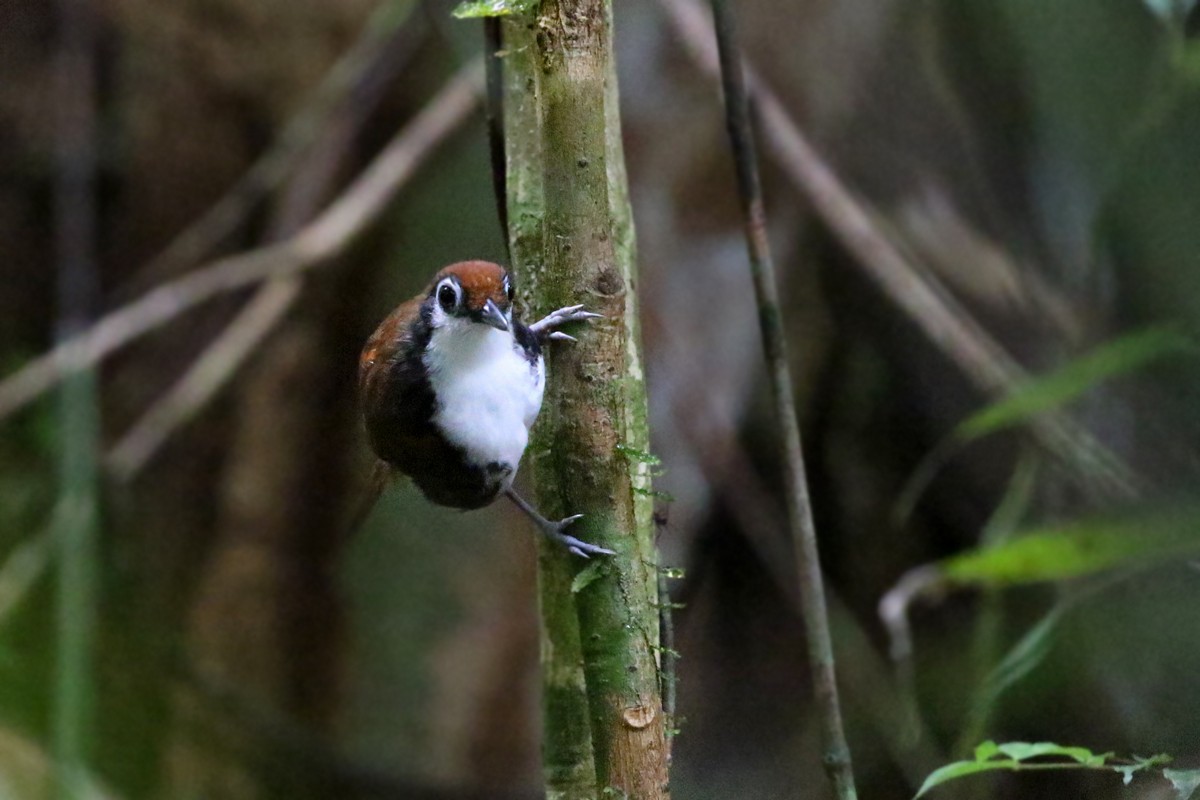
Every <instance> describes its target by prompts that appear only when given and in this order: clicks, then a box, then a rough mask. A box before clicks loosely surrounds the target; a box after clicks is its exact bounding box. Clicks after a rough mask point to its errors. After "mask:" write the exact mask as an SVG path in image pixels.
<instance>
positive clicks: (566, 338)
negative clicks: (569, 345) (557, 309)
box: [546, 331, 579, 342]
mask: <svg viewBox="0 0 1200 800" xmlns="http://www.w3.org/2000/svg"><path fill="white" fill-rule="evenodd" d="M546 338H548V339H550V340H551V341H553V342H578V341H579V340H578V339H576V338H575V337H574V336H572V335H571V334H569V333H563V332H562V331H555V332H554V333H552V334H550V335H549V336H548V337H546Z"/></svg>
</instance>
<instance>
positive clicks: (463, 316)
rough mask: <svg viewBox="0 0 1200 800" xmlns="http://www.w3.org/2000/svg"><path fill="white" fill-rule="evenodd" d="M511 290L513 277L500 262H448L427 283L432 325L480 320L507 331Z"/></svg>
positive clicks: (510, 308)
mask: <svg viewBox="0 0 1200 800" xmlns="http://www.w3.org/2000/svg"><path fill="white" fill-rule="evenodd" d="M513 294H514V292H513V285H512V278H511V277H509V274H508V270H506V269H505V268H504V267H502V266H500V265H499V264H493V263H492V262H490V261H460V262H459V263H457V264H451V265H450V266H448V267H446V268H445V269H443V270H442V271H441V272H439V273H438V274H437V275H436V276H434V279H433V283H432V284H430V287H429V294H428V301H429V302H430V303H431V304H432V309H433V319H432V322H433V326H434V327H435V328H440V327H444V326H447V325H450V326H458V325H464V324H468V323H479V324H482V325H489V326H491V327H493V328H495V329H497V330H501V331H507V330H509V329H510V328H511V327H512V301H513Z"/></svg>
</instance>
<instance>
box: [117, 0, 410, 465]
mask: <svg viewBox="0 0 1200 800" xmlns="http://www.w3.org/2000/svg"><path fill="white" fill-rule="evenodd" d="M402 5H405V6H406V7H407V5H410V4H402ZM392 7H393V1H392V0H388V2H386V3H385V4H384V5H383V6H381V7H380V9H381V11H380V12H377V13H378V14H382V12H383V10H385V9H390V8H392ZM385 23H387V28H386V29H387V30H388V31H390V30H391V25H393V24H395V21H394V20H392V19H391V18H390V17H388V18H386V19H378V18H372V21H371V22H368V24H367V31H368V32H367V34H366V35H364V38H363V39H362V40H360V43H359V44H358V45H356V47H355V48H354V49H352V50H351V52H350V53H348V54H347V55H346V56H345V57H344V58H343V61H342V62H339V66H336V67H334V69H333V70H332V71H331V74H330V77H329V78H327V83H334V84H336V85H337V86H341V84H342V82H343V81H342V80H335V78H337V76H339V75H340V74H341V73H343V72H348V73H350V74H352V75H353V76H354V79H353V80H349V79H346V80H349V82H348V84H347V85H346V86H345V88H344V90H343V91H342V92H341V94H342V95H344V96H343V97H341V98H340V100H339V102H338V103H336V106H337V108H338V109H339V113H338V114H337V115H336V116H334V117H332V118H331V119H329V120H328V122H327V123H326V125H325V127H324V129H323V130H322V131H321V133H320V136H319V137H318V138H317V141H316V142H315V143H313V144H312V145H311V146H310V147H308V148H307V150H308V151H309V152H310V156H309V157H308V158H307V159H306V160H305V161H304V162H303V164H301V165H299V167H298V168H297V170H296V171H295V174H294V176H293V177H292V178H291V179H290V181H289V182H288V188H287V191H286V192H285V193H284V194H283V196H282V198H280V200H279V201H278V203H277V208H276V212H275V220H274V222H273V223H272V225H271V226H270V231H269V233H268V239H269V240H273V241H277V240H281V239H285V238H287V237H288V236H291V235H293V234H295V233H296V231H298V230H299V229H301V228H302V227H303V226H304V225H305V224H306V223H307V222H309V221H310V220H311V219H312V217H313V216H314V215H315V214H316V213H317V211H319V210H320V207H321V205H322V204H324V203H325V202H327V200H328V198H329V195H330V194H331V193H332V189H333V187H334V184H335V181H336V180H337V178H338V175H339V173H340V172H341V171H342V170H343V168H344V165H345V161H346V156H347V154H348V153H349V151H350V149H351V147H352V145H353V142H354V140H355V137H356V136H357V135H358V132H359V131H360V129H361V127H362V125H363V123H365V122H366V120H367V119H368V118H369V116H370V112H371V111H372V110H373V109H374V108H375V107H376V106H377V105H378V102H379V100H380V99H381V97H382V96H383V92H384V89H385V87H386V85H387V81H386V80H381V78H385V77H387V76H388V74H389V73H390V72H391V70H390V69H378V68H375V67H376V66H377V65H376V64H374V63H373V62H370V61H369V60H368V61H364V60H365V59H367V58H368V56H372V57H374V58H375V59H376V60H378V61H380V62H386V63H385V64H383V66H386V67H396V66H398V64H399V62H400V61H402V58H397V57H396V56H394V55H392V52H393V50H394V49H399V48H398V47H394V48H389V49H388V50H387V51H385V52H376V51H377V50H378V47H370V48H368V47H366V44H367V43H371V42H374V40H375V39H378V38H379V33H378V32H375V30H374V29H375V28H379V27H381V26H384V24H385ZM393 38H394V37H393ZM411 49H412V48H408V51H411ZM406 52H407V51H406ZM402 55H403V53H402ZM378 73H383V74H382V75H381V74H378ZM322 91H329V89H328V88H324V89H323V90H322ZM320 94H321V93H318V97H319V96H320ZM427 152H432V151H427ZM398 188H399V187H398ZM302 285H303V281H302V279H301V278H300V277H296V276H292V277H285V278H274V279H272V280H270V281H268V282H267V284H266V285H264V286H261V287H259V289H258V290H257V292H256V293H255V295H254V297H252V298H251V299H250V300H249V302H247V303H246V305H245V306H244V307H243V308H242V310H241V311H240V312H239V313H238V315H237V316H236V317H235V318H234V319H233V321H232V322H230V323H229V325H228V326H226V328H225V330H224V331H222V332H221V334H220V335H219V336H218V337H217V338H216V340H215V341H213V342H211V343H210V344H209V345H208V347H207V349H206V350H205V351H204V352H203V353H202V354H201V355H200V357H199V358H197V359H196V360H195V362H193V363H192V364H191V365H190V366H189V368H188V370H187V372H186V373H185V374H184V375H183V377H181V378H180V379H179V380H178V381H176V382H175V384H174V385H172V387H171V388H170V389H168V390H167V392H166V394H164V395H163V396H162V397H161V398H159V399H158V400H157V401H156V402H155V403H154V404H153V405H152V406H151V407H150V409H149V411H147V412H146V413H144V414H143V415H142V416H141V418H139V419H138V421H137V422H136V423H134V424H133V426H131V428H130V429H129V431H128V432H126V434H125V435H124V436H122V437H121V439H120V441H118V442H117V444H116V445H115V446H114V447H113V448H112V450H111V451H110V452H109V454H108V458H107V466H108V468H109V471H110V473H112V474H113V475H114V477H116V478H117V479H118V480H122V481H128V480H131V479H132V478H134V477H135V476H136V475H137V473H139V472H140V471H141V470H142V469H143V468H144V467H145V466H146V464H147V463H148V462H149V461H150V459H151V458H153V457H154V455H155V453H157V452H158V451H159V449H160V448H161V447H162V446H163V445H164V444H165V443H166V442H167V441H168V439H170V437H171V435H172V434H174V432H175V431H177V430H178V429H179V428H180V427H181V426H183V425H184V424H186V423H187V422H188V421H190V420H191V419H193V418H195V416H196V415H197V414H199V413H200V411H201V410H202V409H203V408H204V407H205V406H207V405H208V403H209V402H210V401H211V400H212V398H213V397H215V396H216V395H217V393H218V392H220V390H221V389H222V387H224V386H225V385H226V384H227V383H228V382H229V381H230V380H231V379H232V377H233V376H234V374H235V373H236V372H237V370H238V368H239V367H240V366H241V365H242V364H243V363H244V362H245V360H246V359H247V358H249V357H250V356H251V354H253V353H254V352H256V351H257V349H258V345H259V344H260V343H261V342H262V341H263V340H264V339H266V337H267V336H268V335H269V334H270V333H271V331H273V330H274V329H275V327H276V326H277V325H278V324H279V322H280V321H281V320H282V319H283V318H284V315H285V314H287V312H288V309H290V308H291V307H292V306H293V305H294V304H295V303H296V300H297V299H298V298H299V297H300V290H301V288H302Z"/></svg>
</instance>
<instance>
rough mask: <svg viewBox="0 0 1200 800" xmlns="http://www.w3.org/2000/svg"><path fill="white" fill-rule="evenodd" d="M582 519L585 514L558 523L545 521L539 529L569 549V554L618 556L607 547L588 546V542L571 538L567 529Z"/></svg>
mask: <svg viewBox="0 0 1200 800" xmlns="http://www.w3.org/2000/svg"><path fill="white" fill-rule="evenodd" d="M582 518H583V514H575V515H574V516H571V517H567V518H566V519H560V520H559V521H558V522H551V521H550V520H545V523H546V524H545V525H539V526H538V527H539V528H540V529H541V531H542V533H544V534H546V536H548V537H549V538H551V539H553V540H554V541H556V542H558V543H559V544H561V545H562V546H563V547H565V548H567V551H568V552H570V553H574V554H575V555H577V556H581V557H582V558H588V557H589V556H613V555H616V553H614V552H613V551H612V550H609V549H608V548H607V547H600V546H599V545H595V544H588V543H587V542H585V541H583V540H581V539H576V538H575V537H574V536H571V535H569V534H567V533H566V532H565V529H566V528H568V527H570V526H571V523H573V522H575V520H577V519H582Z"/></svg>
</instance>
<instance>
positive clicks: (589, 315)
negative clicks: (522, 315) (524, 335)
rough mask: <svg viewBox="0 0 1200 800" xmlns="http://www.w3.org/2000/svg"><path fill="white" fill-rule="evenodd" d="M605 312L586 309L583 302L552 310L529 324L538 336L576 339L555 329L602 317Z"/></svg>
mask: <svg viewBox="0 0 1200 800" xmlns="http://www.w3.org/2000/svg"><path fill="white" fill-rule="evenodd" d="M603 317H604V315H603V314H597V313H595V312H594V311H584V310H583V304H582V303H580V304H578V305H573V306H565V307H563V308H560V309H558V310H556V311H551V312H550V313H549V314H547V315H546V316H545V317H543V318H542V319H540V320H538V321H537V322H535V323H533V324H532V325H530V326H529V330H530V331H532V332H533V333H534V334H535V335H536V336H539V337H542V338H543V339H553V340H555V341H568V340H569V341H575V339H574V338H572V337H569V336H567V334H565V333H564V334H561V335H559V334H560V332H559V331H556V330H555V329H556V328H557V327H558V326H560V325H565V324H567V323H568V322H587V321H588V320H591V319H602V318H603Z"/></svg>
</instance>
